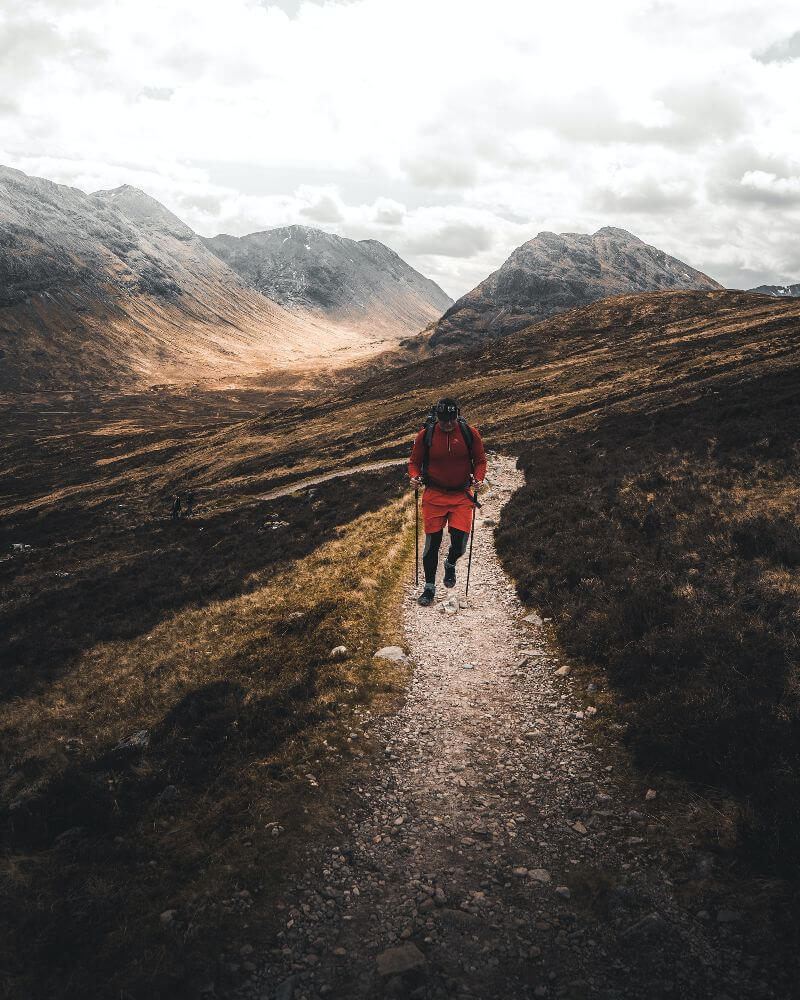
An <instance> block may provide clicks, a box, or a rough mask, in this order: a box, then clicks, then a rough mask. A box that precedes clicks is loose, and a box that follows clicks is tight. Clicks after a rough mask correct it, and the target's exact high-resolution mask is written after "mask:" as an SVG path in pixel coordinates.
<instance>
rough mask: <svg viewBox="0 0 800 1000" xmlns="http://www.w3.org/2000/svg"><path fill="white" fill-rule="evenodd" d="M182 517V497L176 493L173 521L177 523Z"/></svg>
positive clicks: (173, 500) (173, 504) (173, 502)
mask: <svg viewBox="0 0 800 1000" xmlns="http://www.w3.org/2000/svg"><path fill="white" fill-rule="evenodd" d="M180 516H181V495H180V493H176V494H175V496H174V497H173V498H172V520H173V521H177V520H178V518H179V517H180Z"/></svg>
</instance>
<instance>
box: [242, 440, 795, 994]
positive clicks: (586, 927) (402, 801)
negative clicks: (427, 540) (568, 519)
mask: <svg viewBox="0 0 800 1000" xmlns="http://www.w3.org/2000/svg"><path fill="white" fill-rule="evenodd" d="M489 478H490V481H491V488H490V490H489V491H488V493H487V495H486V497H485V500H484V504H483V509H482V511H481V512H480V513H479V514H478V516H477V518H476V532H475V538H474V553H473V563H472V573H471V580H470V595H469V601H468V602H465V601H464V600H463V591H464V579H465V576H466V556H465V557H464V558H463V559H462V560H460V561H459V563H458V584H457V586H456V588H455V589H454V590H453V591H448V590H445V589H444V588H443V587H442V585H441V578H440V581H439V586H438V589H437V595H436V602H435V603H434V605H432V606H431V607H430V608H421V607H419V606H418V605H417V604H416V601H415V598H416V594H417V592H418V591H417V588H415V587H414V586H413V584H410V585H409V586H408V587H407V588H406V593H405V598H404V608H403V621H404V630H405V641H406V645H407V648H408V651H409V656H410V659H411V661H412V663H413V676H412V679H411V682H410V686H409V689H408V692H407V697H406V700H405V703H404V705H403V707H402V708H401V709H400V711H398V712H397V713H396V714H395V715H392V716H390V717H383V718H374V719H372V720H369V721H368V722H367V725H366V732H365V733H363V734H360V738H362V737H368V738H369V739H371V740H373V741H374V742H375V745H376V746H377V748H378V752H379V754H380V753H382V755H383V757H384V759H385V763H379V765H378V766H376V767H375V769H374V776H373V779H372V782H371V783H370V784H368V785H363V786H361V787H359V788H357V789H356V790H355V792H356V794H355V797H354V800H353V801H349V802H348V803H346V804H343V805H342V811H341V816H342V820H341V824H342V831H343V833H342V837H341V841H340V842H339V843H337V844H334V845H333V846H314V845H312V846H311V847H310V848H309V851H308V854H307V857H306V859H305V864H304V870H301V871H300V872H299V873H297V874H295V875H293V876H290V877H289V878H288V883H287V886H286V888H285V890H284V894H283V896H282V901H281V903H280V904H279V909H281V910H282V913H283V916H284V918H285V919H284V921H283V930H282V931H281V932H280V934H279V939H278V941H277V942H275V941H272V942H269V944H268V945H267V943H266V942H265V943H263V944H262V945H261V946H260V947H259V943H258V942H250V943H248V944H246V945H244V947H243V949H242V954H243V956H244V957H246V959H247V963H248V964H247V965H246V966H245V967H246V968H248V969H250V970H251V973H252V975H251V978H250V979H249V981H248V982H247V984H246V985H245V986H244V987H243V988H242V989H240V990H239V991H238V992H237V994H236V996H237V997H239V998H242V1000H244V998H246V1000H306V998H313V997H317V996H327V997H334V998H342V1000H344V998H376V1000H377V998H382V997H414V998H420V1000H422V998H437V1000H438V998H442V1000H444V998H448V1000H450V998H469V997H472V998H494V997H498V998H504V1000H505V998H529V997H530V998H534V997H568V998H584V997H598V998H605V1000H612V998H613V1000H616V998H619V1000H622V998H631V1000H633V998H636V1000H654V998H660V997H675V998H678V997H680V998H711V1000H738V998H740V997H741V998H744V997H748V998H751V997H752V998H778V997H783V996H788V994H785V993H783V992H782V991H776V987H775V985H774V983H771V982H770V979H771V975H772V974H771V972H770V971H769V970H767V969H766V968H764V965H763V963H762V962H761V960H760V959H758V958H756V957H753V956H750V955H748V954H747V953H746V949H745V948H744V947H743V944H742V938H741V934H742V927H743V926H744V924H746V917H745V915H743V914H742V913H740V912H739V911H737V910H736V909H735V907H734V906H733V905H730V908H727V907H723V906H721V905H720V906H718V907H717V908H712V909H711V911H710V912H708V911H706V910H700V911H697V910H695V909H694V908H693V907H685V906H682V905H681V902H680V894H679V893H678V891H677V889H676V886H675V885H674V884H673V881H672V879H671V872H672V870H673V868H674V865H673V866H672V867H670V865H668V864H667V863H666V854H665V853H664V851H663V846H664V844H663V841H662V839H661V837H660V832H661V831H662V829H663V824H664V822H665V820H664V818H663V816H662V815H661V812H660V808H661V806H662V799H661V798H660V796H661V795H662V792H659V791H658V785H656V786H655V788H654V789H649V790H648V787H647V785H646V784H641V782H636V783H631V781H630V780H627V779H626V780H623V779H622V776H621V775H618V774H617V765H616V764H615V763H614V762H613V761H615V760H616V758H615V757H614V756H613V755H612V754H610V753H609V751H608V748H606V747H601V746H596V745H595V744H594V743H593V741H592V738H591V723H590V720H591V717H592V715H593V707H594V706H593V705H592V701H593V695H594V693H595V692H594V691H593V690H592V689H591V687H589V688H588V689H587V687H586V685H585V684H578V682H576V681H575V680H574V675H573V674H572V673H571V672H570V669H569V667H568V666H567V665H566V664H564V661H563V657H562V656H561V655H560V654H559V651H558V649H557V648H556V647H555V646H554V644H553V642H552V640H551V638H550V637H549V632H548V625H547V621H546V620H545V621H542V620H541V619H539V617H538V616H537V615H536V614H535V613H533V614H528V613H527V611H526V609H525V608H523V607H522V606H521V605H520V603H519V601H518V599H517V597H516V595H515V592H514V589H513V586H512V584H511V582H510V580H509V579H508V577H507V576H506V575H505V573H504V572H503V570H502V568H501V566H500V563H499V561H498V558H497V554H496V552H495V547H494V539H493V530H492V529H493V525H494V524H495V523H496V521H497V518H498V515H499V512H500V510H501V508H502V507H503V505H504V504H505V503H506V501H507V499H508V497H509V496H510V494H511V493H512V492H513V491H514V490H515V489H517V488H518V487H519V486H520V485H521V484H522V473H521V472H520V471H518V470H517V468H516V466H515V460H514V459H513V458H507V457H503V456H496V455H494V456H490V466H489ZM441 572H442V569H441V564H440V574H441ZM454 596H455V600H454V599H453V597H454ZM459 598H460V600H459ZM465 605H466V606H465ZM716 864H717V861H716V860H715V858H714V857H713V856H712V855H709V854H707V853H701V852H696V853H692V855H691V856H689V857H687V858H685V859H684V867H685V869H686V877H687V878H694V879H702V878H704V877H706V876H707V875H709V873H710V870H711V869H712V868H713V866H714V865H716Z"/></svg>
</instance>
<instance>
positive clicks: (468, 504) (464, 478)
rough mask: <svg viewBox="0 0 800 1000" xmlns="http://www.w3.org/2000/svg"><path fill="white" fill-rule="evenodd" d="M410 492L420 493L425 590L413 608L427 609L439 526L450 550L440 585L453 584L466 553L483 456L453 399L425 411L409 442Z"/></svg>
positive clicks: (478, 439)
mask: <svg viewBox="0 0 800 1000" xmlns="http://www.w3.org/2000/svg"><path fill="white" fill-rule="evenodd" d="M408 473H409V475H410V476H411V486H412V488H413V489H419V487H420V486H424V487H425V492H424V493H423V494H422V521H423V525H424V527H425V548H424V549H423V552H422V565H423V567H424V569H425V587H424V589H423V591H422V593H421V594H420V595H419V597H418V598H417V603H418V604H421V605H422V606H423V607H427V606H428V605H429V604H432V603H433V598H434V595H435V593H436V568H437V566H438V564H439V547H440V545H441V544H442V534H443V532H444V526H445V524H447V525H448V532H449V534H450V550H449V552H448V553H447V556H446V558H445V561H444V585H445V587H454V586H455V584H456V562H457V561H458V559H460V558H461V556H462V555H463V554H464V553H465V552H466V550H467V539H468V538H469V532H470V528H471V526H472V511H473V507H474V505H473V502H472V500H471V499H470V496H469V494H468V492H467V491H468V490H469V488H470V487H472V489H473V491H474V493H475V494H477V492H478V490H479V489H482V488H483V485H484V483H483V480H484V477H485V475H486V453H485V451H484V450H483V441H482V440H481V436H480V434H479V433H478V430H477V428H476V427H473V426H472V425H470V424H468V423H467V421H466V420H465V419H464V418H463V417H462V416H461V410H460V409H459V406H458V403H457V402H456V401H455V400H454V399H450V398H449V397H448V398H445V399H442V400H440V401H439V402H438V403H437V404H436V405H435V406H434V408H433V409H432V410H431V415H430V417H429V418H428V419H427V420H426V421H425V426H424V427H423V428H422V430H421V431H420V432H419V433H418V434H417V436H416V438H415V439H414V447H413V449H412V452H411V459H410V460H409V463H408Z"/></svg>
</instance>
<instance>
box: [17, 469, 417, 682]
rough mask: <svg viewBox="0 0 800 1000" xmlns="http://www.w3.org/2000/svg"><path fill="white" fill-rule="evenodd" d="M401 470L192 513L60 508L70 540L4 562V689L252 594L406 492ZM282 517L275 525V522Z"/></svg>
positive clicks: (50, 675) (41, 677)
mask: <svg viewBox="0 0 800 1000" xmlns="http://www.w3.org/2000/svg"><path fill="white" fill-rule="evenodd" d="M402 478H403V470H402V469H388V470H381V471H379V472H374V473H372V474H370V475H368V476H359V477H357V479H354V480H352V481H351V482H348V484H347V485H344V484H343V482H342V481H336V480H333V481H331V482H327V483H322V484H320V485H319V486H317V487H315V488H314V490H313V492H312V493H311V494H309V492H308V491H304V492H303V493H301V494H299V495H297V496H295V497H283V498H280V499H277V500H273V501H270V502H269V503H264V504H259V503H256V504H251V505H249V506H244V505H243V506H242V507H240V508H239V509H236V510H233V511H229V512H225V513H220V514H210V515H208V516H203V515H202V510H201V512H200V514H199V515H198V516H196V517H195V518H192V519H189V520H178V521H174V522H173V521H171V520H170V519H169V518H164V519H162V520H159V521H143V522H141V523H135V524H133V526H132V527H130V528H129V529H125V528H124V527H113V528H112V529H110V530H104V526H103V524H102V522H100V521H97V520H94V522H92V520H91V517H92V516H94V515H89V516H88V517H86V516H83V517H82V515H81V512H80V511H79V510H69V509H64V510H61V512H60V513H59V515H58V516H59V519H60V520H62V519H63V520H65V521H68V522H69V525H70V527H69V532H70V535H71V536H72V538H74V539H75V540H74V541H70V542H69V543H64V544H60V545H57V546H53V547H52V548H49V549H44V550H41V551H32V552H30V553H27V554H24V555H19V556H15V557H14V558H13V559H10V560H8V561H6V562H5V563H4V564H3V565H2V575H3V576H4V577H5V581H4V591H5V602H6V609H5V612H4V623H5V627H4V630H3V635H2V637H0V663H2V664H3V667H2V673H1V674H0V694H1V695H2V696H3V697H6V698H8V697H14V696H19V695H22V694H25V693H27V692H31V691H35V690H37V689H39V688H42V687H43V686H45V685H47V684H48V683H49V682H50V681H52V680H53V679H54V678H56V677H59V676H60V675H62V674H63V673H64V672H66V671H69V669H70V668H71V666H72V664H73V663H74V662H75V660H76V658H77V657H79V656H80V655H81V653H82V652H84V651H85V650H87V649H90V648H91V647H92V646H94V645H96V644H97V643H102V642H113V641H116V640H120V639H132V638H134V637H135V636H137V635H141V634H142V633H145V632H148V631H149V630H151V629H152V628H153V627H154V626H156V625H158V624H159V623H160V622H162V621H164V620H166V619H168V618H170V617H172V616H173V615H175V614H176V613H177V612H179V611H181V610H183V609H186V608H197V607H202V606H204V605H206V604H208V603H209V602H212V601H224V600H229V599H230V598H233V597H236V596H237V595H240V594H244V593H248V592H249V591H250V590H252V589H253V588H254V587H255V586H257V585H258V581H257V577H258V574H263V573H264V571H265V570H269V571H271V572H272V573H277V572H279V571H281V570H282V569H284V568H286V567H287V566H288V565H290V564H291V563H292V562H293V561H294V560H297V559H302V558H304V557H305V556H307V555H308V554H309V553H311V552H313V551H314V550H315V549H317V548H318V547H319V546H320V545H323V544H324V543H325V542H327V541H329V540H330V539H331V538H332V537H333V535H334V533H335V530H336V528H337V527H338V526H340V525H343V524H346V523H348V522H349V521H351V520H353V519H354V518H357V517H358V516H359V515H361V514H362V513H364V512H365V511H369V510H373V509H375V508H376V507H378V506H380V505H382V504H384V503H386V502H387V500H388V499H389V498H390V496H391V495H396V493H397V492H398V491H399V490H400V489H401V483H402ZM278 522H288V523H286V524H281V525H280V526H279V527H277V528H273V527H272V525H273V524H275V523H278Z"/></svg>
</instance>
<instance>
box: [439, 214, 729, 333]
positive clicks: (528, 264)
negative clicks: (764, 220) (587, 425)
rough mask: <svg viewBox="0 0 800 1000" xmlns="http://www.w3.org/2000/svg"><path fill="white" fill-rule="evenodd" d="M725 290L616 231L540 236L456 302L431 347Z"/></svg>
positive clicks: (660, 251)
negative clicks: (629, 302)
mask: <svg viewBox="0 0 800 1000" xmlns="http://www.w3.org/2000/svg"><path fill="white" fill-rule="evenodd" d="M721 287H722V286H721V285H720V284H719V283H718V282H716V281H714V280H713V279H712V278H709V276H708V275H707V274H703V273H702V272H701V271H697V270H695V269H694V268H692V267H690V266H689V265H688V264H685V263H684V262H683V261H681V260H678V259H677V258H675V257H670V256H669V255H668V254H666V253H664V251H663V250H659V249H658V248H657V247H653V246H650V245H649V244H647V243H645V242H644V241H643V240H641V239H639V237H638V236H634V235H633V233H629V232H628V231H627V230H625V229H620V228H618V227H616V226H604V227H602V228H601V229H598V230H597V232H595V233H592V234H589V233H552V232H547V231H545V232H541V233H539V234H538V235H537V236H535V237H534V238H533V239H532V240H529V241H528V242H527V243H523V244H522V246H519V247H517V249H516V250H514V251H513V253H512V254H511V255H510V256H509V257H508V259H507V260H506V261H505V262H504V263H503V265H502V266H501V267H500V268H498V270H496V271H494V272H493V273H492V274H490V275H489V276H488V278H486V279H485V280H484V281H482V282H481V283H480V284H479V285H477V286H476V287H475V288H473V289H472V291H471V292H467V294H466V295H464V296H462V298H460V299H458V301H456V302H455V303H454V304H453V305H452V306H451V307H450V309H448V310H447V312H446V313H445V314H444V315H443V316H442V318H441V319H440V320H439V321H438V323H436V325H435V327H434V328H433V331H432V333H431V334H430V337H429V340H428V343H429V345H430V347H432V348H436V347H451V346H456V345H458V344H464V343H467V344H469V343H473V342H476V341H481V340H484V339H486V338H490V337H499V336H504V335H505V334H508V333H514V332H515V331H516V330H520V329H522V328H523V327H526V326H530V324H531V323H534V322H536V321H538V320H540V319H543V318H544V317H546V316H550V315H552V314H554V313H557V312H563V311H564V310H566V309H572V308H575V307H576V306H584V305H588V304H589V303H590V302H596V301H597V300H598V299H603V298H607V297H608V296H611V295H623V294H627V293H630V292H657V291H666V290H668V289H687V290H688V289H718V288H721Z"/></svg>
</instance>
